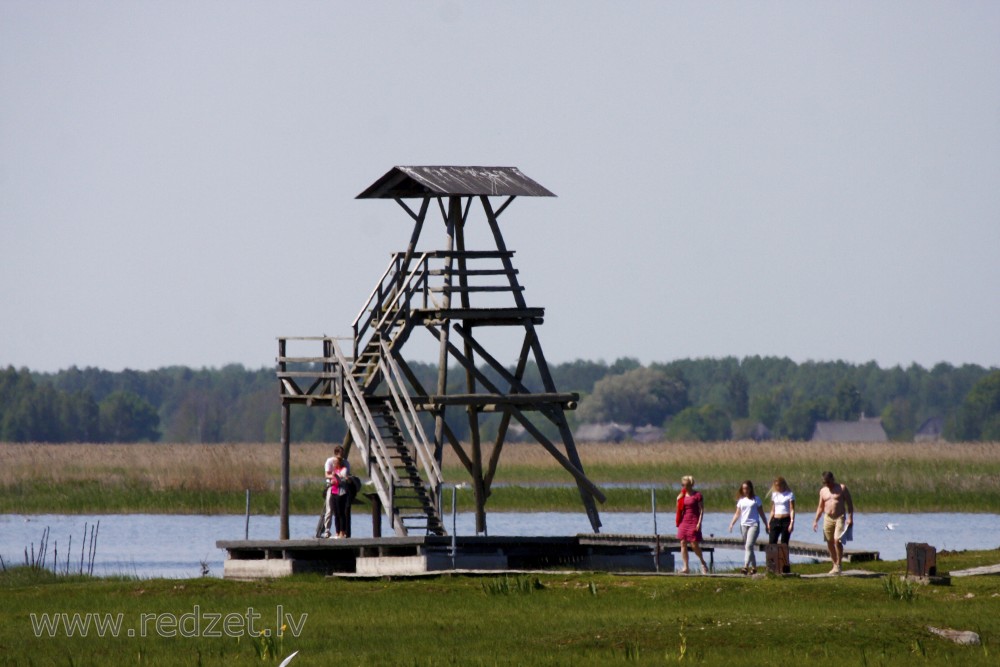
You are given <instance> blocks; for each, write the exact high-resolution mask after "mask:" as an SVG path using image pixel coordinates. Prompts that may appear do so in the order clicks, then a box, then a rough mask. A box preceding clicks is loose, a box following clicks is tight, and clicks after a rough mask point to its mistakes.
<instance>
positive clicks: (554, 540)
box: [216, 533, 879, 579]
mask: <svg viewBox="0 0 1000 667" xmlns="http://www.w3.org/2000/svg"><path fill="white" fill-rule="evenodd" d="M216 546H218V547H219V548H220V549H225V550H226V554H227V555H226V561H225V564H224V566H223V576H224V577H225V578H226V579H266V578H273V577H284V576H288V575H292V574H298V573H303V572H319V573H322V574H327V575H348V574H350V575H356V576H411V575H418V574H426V573H431V572H444V571H449V570H485V571H505V570H546V569H561V570H586V571H604V572H673V571H674V560H675V559H674V554H675V553H677V552H679V551H680V543H679V542H678V541H677V540H676V539H674V538H672V537H664V536H659V537H657V536H656V535H624V534H621V535H615V534H604V533H583V534H579V535H571V536H564V537H520V536H514V537H511V536H507V537H505V536H500V537H487V536H465V537H454V538H453V537H449V536H443V535H424V536H405V537H396V536H394V537H378V538H358V539H341V540H331V539H300V540H220V541H218V542H216ZM757 547H758V548H759V549H760V550H761V551H764V550H765V548H766V547H767V544H766V543H763V542H758V543H757ZM719 549H722V550H727V551H742V549H743V543H742V541H740V540H739V539H736V538H709V539H706V540H704V541H703V542H702V551H703V552H704V554H705V556H706V558H707V559H709V563H710V568H711V569H712V570H713V571H714V565H715V551H716V550H719ZM789 551H790V553H792V554H795V555H799V556H809V557H813V558H817V559H820V560H823V559H826V558H828V557H829V555H828V553H827V551H826V547H825V546H823V545H816V544H808V543H805V542H792V543H790V544H789ZM844 558H845V559H846V560H848V561H849V562H852V563H853V562H862V561H872V560H878V559H879V553H878V552H877V551H862V550H855V549H848V550H845V551H844Z"/></svg>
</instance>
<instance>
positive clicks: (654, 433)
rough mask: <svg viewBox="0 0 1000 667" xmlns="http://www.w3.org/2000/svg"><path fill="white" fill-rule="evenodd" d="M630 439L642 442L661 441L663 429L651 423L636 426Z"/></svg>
mask: <svg viewBox="0 0 1000 667" xmlns="http://www.w3.org/2000/svg"><path fill="white" fill-rule="evenodd" d="M632 439H633V440H635V441H636V442H641V443H643V444H647V443H650V442H663V429H662V428H660V427H659V426H653V425H652V424H646V425H645V426H637V427H636V428H635V430H634V431H633V432H632Z"/></svg>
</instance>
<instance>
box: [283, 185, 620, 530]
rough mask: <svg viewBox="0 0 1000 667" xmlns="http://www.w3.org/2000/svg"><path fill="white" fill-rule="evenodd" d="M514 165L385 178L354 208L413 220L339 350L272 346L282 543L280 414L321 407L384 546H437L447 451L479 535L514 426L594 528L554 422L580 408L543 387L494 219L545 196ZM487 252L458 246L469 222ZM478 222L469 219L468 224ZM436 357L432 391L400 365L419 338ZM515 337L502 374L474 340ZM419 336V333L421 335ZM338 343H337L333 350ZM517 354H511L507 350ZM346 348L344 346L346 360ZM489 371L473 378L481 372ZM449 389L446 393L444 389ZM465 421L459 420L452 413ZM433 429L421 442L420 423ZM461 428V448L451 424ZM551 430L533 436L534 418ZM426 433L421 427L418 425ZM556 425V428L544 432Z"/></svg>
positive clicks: (325, 342) (589, 485) (541, 361)
mask: <svg viewBox="0 0 1000 667" xmlns="http://www.w3.org/2000/svg"><path fill="white" fill-rule="evenodd" d="M552 196H554V195H553V194H552V193H551V192H549V191H548V190H546V189H545V188H543V187H542V186H541V185H539V184H538V183H536V182H535V181H533V180H531V179H530V178H528V177H526V176H525V175H523V174H522V173H521V172H520V171H519V170H518V169H516V168H514V167H395V168H393V169H391V170H390V171H389V172H388V173H387V174H385V175H384V176H382V178H380V179H378V180H377V181H376V182H375V183H373V184H372V185H371V186H370V187H368V188H367V189H366V190H365V191H364V192H362V193H361V194H360V195H358V199H392V200H395V201H396V203H397V204H399V206H400V207H402V209H403V210H404V211H405V212H406V214H407V215H408V216H409V217H410V218H411V220H412V221H413V232H412V233H411V235H410V241H409V245H408V246H407V248H406V250H405V251H402V252H398V253H395V254H394V255H393V256H392V260H391V261H390V263H389V267H388V268H387V269H386V270H385V272H384V273H383V274H382V277H381V278H380V279H379V281H378V283H377V284H376V285H375V288H374V289H373V290H372V292H371V295H370V296H369V297H368V300H367V301H366V302H365V304H364V306H363V307H362V308H361V312H360V314H359V315H358V317H357V318H356V319H355V320H354V324H353V335H352V336H351V338H350V339H337V338H331V337H313V338H279V339H278V348H279V349H278V379H279V381H280V386H281V407H282V413H281V414H282V487H281V529H280V531H281V535H280V538H281V539H288V488H289V486H288V485H289V479H288V469H289V440H290V418H291V411H290V408H291V406H292V405H294V404H305V405H311V406H327V407H330V406H333V407H334V408H337V409H339V410H340V411H341V414H342V415H343V417H344V419H345V421H346V423H347V426H348V431H347V436H346V437H345V445H346V446H348V447H352V446H353V447H356V448H357V450H358V451H359V453H360V457H359V456H354V457H352V461H353V464H354V467H355V469H356V470H359V471H360V469H361V468H360V467H359V464H360V465H363V467H364V470H365V473H366V474H367V476H368V477H369V478H370V479H371V481H372V484H373V486H374V491H375V493H377V495H378V499H379V501H380V502H381V504H382V507H383V508H384V510H385V513H386V515H387V516H388V517H389V520H390V522H391V525H392V528H393V530H394V531H395V533H396V535H400V536H404V535H408V534H410V533H411V532H413V531H426V533H427V534H435V535H443V534H445V527H444V522H443V520H442V512H441V491H442V486H443V484H444V480H443V478H442V476H441V461H442V454H443V451H444V447H445V446H447V445H450V446H451V447H452V448H453V449H454V451H455V453H456V454H457V456H458V458H459V459H460V460H461V462H462V464H463V465H464V466H465V468H466V470H467V471H468V473H469V476H470V477H471V479H472V484H471V485H472V488H473V490H474V493H475V503H476V532H477V533H481V532H486V501H487V499H488V498H489V495H490V487H491V485H492V482H493V478H494V475H495V473H496V469H497V464H498V463H499V460H500V455H501V453H502V451H503V447H504V442H505V440H506V437H507V434H508V429H509V428H510V426H511V425H512V422H514V423H516V424H518V425H520V427H522V428H523V430H524V432H526V433H527V434H529V435H530V436H532V437H533V438H534V439H535V440H537V441H538V443H540V444H541V445H542V446H543V447H544V448H545V449H546V450H547V451H548V452H549V453H550V454H551V455H552V456H553V457H554V458H555V459H556V460H557V461H559V463H560V464H561V465H562V466H563V467H564V468H565V469H566V470H567V471H568V472H569V473H570V475H572V477H573V479H574V480H575V482H576V484H577V487H578V488H579V491H580V497H581V499H582V501H583V505H584V508H585V509H586V512H587V515H588V517H589V519H590V523H591V526H592V527H593V529H594V532H595V533H596V532H599V530H600V525H601V521H600V517H599V515H598V512H597V507H596V504H595V502H594V501H595V499H596V500H598V501H600V502H604V494H603V493H602V492H601V491H600V489H598V488H597V487H596V486H595V485H594V484H593V482H591V481H590V480H589V479H588V478H587V476H586V475H585V474H584V471H583V465H582V463H581V462H580V457H579V455H578V453H577V450H576V445H575V443H574V441H573V435H572V433H571V432H570V429H569V425H568V424H567V422H566V416H565V411H566V410H571V409H574V408H575V407H576V403H577V401H578V400H579V396H578V395H577V394H575V393H560V392H559V391H558V390H557V389H556V387H555V384H554V383H553V381H552V376H551V374H550V373H549V368H548V364H547V363H546V361H545V356H544V354H543V353H542V346H541V343H540V342H539V339H538V335H537V333H536V328H537V326H538V325H540V324H541V323H542V319H543V316H544V309H543V308H538V307H529V306H528V305H527V303H526V301H525V297H524V288H523V287H522V286H521V283H520V281H519V280H518V271H517V269H515V268H514V265H513V262H512V259H513V256H514V252H513V251H512V250H508V248H507V245H506V243H505V242H504V239H503V235H502V234H501V232H500V226H499V223H498V220H499V218H500V216H501V215H502V214H503V213H504V212H505V211H507V209H508V207H509V205H510V204H511V203H512V202H513V201H514V200H515V199H516V198H517V197H552ZM479 208H481V214H482V216H483V217H484V218H485V224H486V225H488V227H489V234H487V235H486V238H491V239H492V243H491V244H488V247H486V248H477V249H473V248H469V247H468V246H467V243H466V239H467V235H466V229H467V227H466V225H467V224H473V223H472V217H471V216H470V214H471V213H473V212H476V213H477V214H478V213H479V212H480V211H479ZM438 213H439V214H440V216H441V221H442V222H443V229H444V231H445V234H444V239H443V241H444V243H443V246H442V247H441V249H439V250H431V251H425V250H418V249H417V248H418V241H419V240H420V238H421V234H422V233H423V232H424V231H425V226H429V225H428V221H429V219H433V218H436V217H437V214H438ZM478 217H479V216H478V215H477V216H476V218H477V222H478ZM421 329H422V330H424V331H426V332H427V333H428V334H429V335H430V336H433V344H436V346H437V349H438V369H437V378H436V383H435V385H434V386H425V384H422V383H421V381H420V380H419V379H418V377H417V375H416V374H415V373H414V372H413V370H412V369H411V367H410V365H409V364H408V363H407V361H406V356H405V347H406V343H407V341H408V340H410V339H411V336H413V335H414V333H415V332H417V331H419V330H421ZM484 331H486V332H488V333H490V335H491V336H492V335H493V334H501V333H502V334H504V335H506V336H508V337H510V336H518V337H519V339H520V353H519V354H518V356H517V358H516V359H513V360H509V361H507V362H506V363H505V362H504V361H503V360H501V359H498V358H497V357H496V356H495V355H494V354H493V353H491V352H490V350H489V349H487V346H486V344H485V342H484V339H485V338H487V337H490V336H481V335H480V333H481V332H484ZM421 335H426V334H421ZM301 341H312V342H311V343H306V344H308V345H313V346H316V345H320V346H321V347H322V351H321V353H319V354H318V355H312V356H290V355H289V354H288V347H289V346H290V345H297V344H300V342H301ZM342 343H343V345H342ZM514 347H515V348H516V344H515V346H514ZM344 348H347V349H346V350H345V349H344ZM529 362H534V364H535V366H536V368H537V370H538V373H539V376H540V378H541V383H542V387H543V390H542V391H541V392H539V391H533V390H532V389H530V388H529V387H528V385H527V383H526V378H525V372H526V370H527V369H528V368H529ZM483 368H485V369H487V372H484V371H483V370H482V369H483ZM449 372H458V373H461V374H462V375H464V382H462V383H461V384H462V391H461V393H456V392H455V391H454V390H452V391H451V393H449V378H448V374H449ZM451 386H452V387H454V383H453V384H452V385H451ZM463 412H464V416H463V415H462V414H461V413H463ZM421 413H427V414H429V415H430V417H432V418H433V431H432V432H428V431H430V428H429V427H428V428H425V427H424V425H423V424H422V420H421V418H420V415H421ZM485 413H497V414H499V415H500V422H499V427H498V430H497V434H496V438H495V439H494V440H492V442H488V443H487V442H483V441H482V439H481V437H480V421H481V419H482V418H483V415H484V414H485ZM456 418H464V419H467V420H468V425H469V439H470V442H468V443H463V442H460V441H459V439H458V438H457V437H456V436H455V434H454V433H453V431H452V429H451V427H450V426H449V422H450V423H456V422H455V421H454V420H455V419H456ZM540 419H543V420H547V421H548V422H550V423H551V425H552V426H547V425H546V427H545V431H547V432H549V433H552V432H556V433H558V438H554V437H548V436H546V435H545V433H544V432H543V430H542V429H541V428H540V427H539V426H538V424H537V423H536V420H540ZM423 421H424V422H425V423H426V424H428V425H429V424H430V423H431V419H429V418H426V417H425V419H424V420H423ZM553 426H554V429H553Z"/></svg>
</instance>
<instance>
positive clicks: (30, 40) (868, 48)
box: [0, 0, 1000, 371]
mask: <svg viewBox="0 0 1000 667" xmlns="http://www.w3.org/2000/svg"><path fill="white" fill-rule="evenodd" d="M420 164H468V165H501V166H517V167H519V168H521V170H522V171H523V172H524V173H525V174H527V175H528V176H530V177H532V178H534V179H535V180H537V181H538V182H540V183H541V184H542V185H544V186H546V187H547V188H549V189H550V190H552V191H553V192H555V193H556V194H557V195H558V197H557V198H554V199H521V200H518V201H517V202H515V203H514V205H513V206H512V208H511V209H510V210H509V211H508V212H507V213H506V214H505V216H504V218H503V219H502V225H503V228H504V232H505V238H506V240H507V243H508V245H509V246H510V247H511V248H513V249H515V250H516V251H517V256H516V258H515V262H516V265H517V267H518V268H519V269H520V271H521V279H522V281H523V284H524V285H525V286H526V297H527V299H528V302H529V305H537V306H544V307H545V308H546V320H545V324H544V325H543V326H542V327H541V329H540V335H541V337H542V343H543V347H544V349H545V351H546V354H547V356H548V358H549V360H550V361H554V362H560V361H569V360H572V359H576V358H584V359H593V360H597V359H605V360H607V361H611V360H613V359H615V358H617V357H621V356H632V357H637V358H639V359H640V360H641V361H643V362H644V363H648V362H651V361H669V360H671V359H676V358H683V357H705V356H708V357H720V356H727V355H735V356H740V357H742V356H745V355H754V354H761V355H777V356H788V357H791V358H792V359H795V360H797V361H804V360H808V359H812V360H835V359H842V360H846V361H849V362H856V363H860V362H866V361H870V360H874V361H876V362H878V363H879V364H880V365H882V366H891V365H895V364H903V365H908V364H910V363H911V362H916V363H919V364H921V365H924V366H931V365H933V364H935V363H937V362H940V361H945V362H949V363H953V364H961V363H966V362H970V363H978V364H982V365H986V366H997V365H1000V3H997V2H992V1H990V2H948V3H944V2H920V1H910V0H906V1H901V2H878V1H876V2H838V3H829V2H763V3H728V2H726V3H719V2H630V3H618V2H592V1H587V0H572V1H569V0H565V1H550V2H537V1H535V0H532V1H528V2H519V1H505V2H455V1H434V0H431V1H428V2H410V1H400V2H379V1H373V2H295V1H292V2H280V3H277V2H270V1H268V2H252V1H251V2H245V1H242V0H241V1H239V2H237V1H214V2H213V1H209V2H203V1H201V0H198V1H190V2H184V1H170V2H165V1H164V2H154V1H150V2H131V1H125V0H121V1H117V2H100V1H95V2H76V1H73V2H57V1H45V2H38V1H37V0H24V1H21V0H0V253H2V262H0V366H6V365H8V364H13V365H14V366H17V367H22V366H27V367H29V368H32V369H35V370H44V371H52V370H57V369H60V368H66V367H68V366H71V365H77V366H81V367H82V366H98V367H102V368H107V369H111V370H119V369H122V368H126V367H127V368H134V369H149V368H157V367H160V366H165V365H175V364H178V365H188V366H195V367H200V366H221V365H223V364H226V363H230V362H238V363H242V364H245V365H247V366H249V367H260V366H265V365H270V364H272V363H273V359H274V356H275V352H276V345H275V338H276V337H277V336H279V335H319V334H329V335H346V334H348V333H349V331H350V323H351V321H352V320H353V318H354V316H355V315H356V314H357V311H358V309H359V308H360V307H361V305H362V302H363V300H364V298H365V297H366V296H367V294H368V292H369V291H370V290H371V289H372V287H373V286H374V284H375V281H376V279H377V278H378V277H379V276H380V275H381V273H382V271H383V269H384V268H385V266H386V264H387V262H388V259H389V256H390V254H391V253H392V252H394V251H397V250H402V249H403V248H404V247H405V245H406V241H407V239H408V237H409V233H410V222H409V219H408V218H407V217H406V216H405V215H404V214H403V212H402V211H401V210H400V209H399V208H398V207H397V206H396V205H395V204H394V203H392V202H388V201H356V200H355V199H354V196H355V195H357V194H358V193H359V192H361V191H362V190H363V189H364V188H365V187H366V186H368V185H369V184H370V183H371V182H373V181H374V180H376V179H377V178H378V177H379V176H381V175H382V174H383V173H385V172H386V171H387V170H388V169H390V168H391V167H392V166H394V165H420ZM442 239H443V233H442V232H441V229H440V226H439V225H438V226H432V228H431V229H430V230H429V231H428V232H427V233H426V234H425V240H426V241H427V243H426V244H425V245H427V246H428V247H439V246H440V245H441V243H440V241H441V240H442ZM415 354H417V355H418V357H417V358H423V359H425V360H429V359H431V358H433V357H432V356H431V354H429V353H428V354H426V356H423V355H425V353H424V352H423V351H422V350H419V351H415Z"/></svg>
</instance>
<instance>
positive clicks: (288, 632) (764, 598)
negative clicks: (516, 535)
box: [0, 551, 1000, 667]
mask: <svg viewBox="0 0 1000 667" xmlns="http://www.w3.org/2000/svg"><path fill="white" fill-rule="evenodd" d="M997 562H1000V551H992V552H968V553H954V554H949V553H942V554H939V559H938V566H939V570H941V571H944V570H955V569H959V568H965V567H971V566H975V565H983V564H992V563H997ZM858 567H862V565H859V566H858ZM863 567H865V568H866V569H870V570H873V571H878V572H889V573H899V572H900V571H901V570H902V569H903V564H902V563H898V562H897V563H886V562H880V563H871V564H863ZM825 568H826V566H825V565H817V566H796V571H797V572H800V573H806V572H809V571H814V570H815V571H819V570H823V569H825ZM890 581H896V580H895V579H889V578H870V579H856V578H849V577H839V578H823V579H805V578H798V577H790V578H774V577H761V578H754V579H750V578H741V577H698V576H689V577H683V576H641V575H632V576H616V575H608V574H589V573H573V574H562V573H546V574H530V575H510V576H502V575H501V576H487V577H471V576H457V575H456V576H451V575H443V576H437V577H430V578H422V579H397V580H388V579H379V580H348V579H324V578H321V577H305V576H300V577H292V578H289V579H284V580H277V581H269V582H256V583H238V582H231V581H220V580H217V579H194V580H186V581H174V580H91V579H86V578H80V577H55V576H54V575H52V574H50V573H40V572H32V571H29V570H25V569H24V568H18V569H15V570H9V571H7V572H4V573H2V574H0V665H10V666H13V665H18V666H21V665H67V666H69V665H72V666H84V665H125V664H137V665H164V666H168V665H261V664H272V665H274V664H277V663H278V662H279V660H280V658H281V657H284V656H285V655H288V654H290V653H291V652H292V651H299V655H298V656H297V657H296V658H295V659H294V660H293V661H292V663H291V667H305V666H306V665H371V666H376V665H412V666H414V667H416V666H422V665H428V666H429V665H573V666H577V665H607V664H623V665H627V664H635V665H665V664H688V663H693V664H705V665H767V664H787V665H800V664H810V665H838V666H842V665H845V664H848V665H910V664H927V665H945V664H950V665H995V664H997V662H998V657H1000V614H998V613H997V609H998V608H1000V577H965V578H956V579H954V580H953V582H952V584H951V585H950V586H919V585H916V586H914V585H910V586H906V585H902V584H899V585H894V584H889V583H887V582H890ZM279 612H280V614H281V621H282V622H281V625H284V626H285V630H284V633H283V635H282V636H281V637H280V639H279V638H277V637H276V636H275V634H274V633H275V632H276V630H277V629H278V628H279V627H280V626H279V623H278V614H279ZM42 614H49V615H50V616H48V617H47V618H48V620H49V621H50V622H55V621H53V619H55V618H57V616H55V615H58V614H67V615H69V618H72V615H73V614H80V617H79V618H80V619H81V622H83V620H84V619H88V618H90V619H92V623H91V626H90V627H89V631H88V632H87V633H86V636H81V634H83V633H82V626H77V627H76V629H75V632H74V636H72V637H70V636H67V635H68V633H67V632H66V626H65V625H58V626H56V625H49V626H47V627H46V626H43V625H41V624H42V623H43V621H44V619H43V617H42V616H41V615H42ZM88 614H89V615H95V616H87V615H88ZM119 614H120V615H121V616H120V625H119V626H118V629H117V631H116V632H115V633H113V632H112V631H111V630H112V628H111V626H107V627H105V628H104V635H105V636H103V637H101V636H98V633H97V626H96V623H95V622H94V621H93V619H96V618H99V617H100V618H110V619H114V618H115V617H116V615H119ZM32 615H34V619H33V617H32ZM105 615H110V616H105ZM59 618H61V617H59ZM251 620H252V621H253V623H254V625H253V628H252V629H253V630H254V632H255V633H259V632H260V631H267V632H269V633H272V635H271V637H261V636H259V635H255V636H250V635H249V634H246V633H247V632H248V631H249V630H250V621H251ZM213 623H214V625H212V627H209V625H210V624H213ZM227 623H228V625H227ZM928 626H936V627H944V628H953V629H960V630H972V631H975V632H977V633H979V635H980V637H981V639H982V642H983V643H982V644H981V645H979V646H959V645H956V644H953V643H951V642H948V641H946V640H943V639H941V638H939V637H936V636H934V635H932V634H931V633H930V632H929V631H928V630H927V627H928ZM129 631H131V635H132V636H129V634H130V633H129ZM115 634H116V635H117V636H113V635H115Z"/></svg>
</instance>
